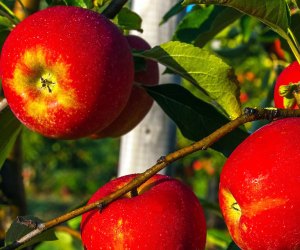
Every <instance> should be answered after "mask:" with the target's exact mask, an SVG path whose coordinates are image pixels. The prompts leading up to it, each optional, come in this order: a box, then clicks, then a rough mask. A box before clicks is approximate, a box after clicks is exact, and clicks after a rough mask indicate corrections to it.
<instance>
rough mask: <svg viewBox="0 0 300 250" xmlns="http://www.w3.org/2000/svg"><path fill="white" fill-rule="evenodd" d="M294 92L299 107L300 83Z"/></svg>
mask: <svg viewBox="0 0 300 250" xmlns="http://www.w3.org/2000/svg"><path fill="white" fill-rule="evenodd" d="M292 94H293V96H294V98H295V100H296V103H297V106H298V108H300V85H297V88H296V89H295V90H293V92H292Z"/></svg>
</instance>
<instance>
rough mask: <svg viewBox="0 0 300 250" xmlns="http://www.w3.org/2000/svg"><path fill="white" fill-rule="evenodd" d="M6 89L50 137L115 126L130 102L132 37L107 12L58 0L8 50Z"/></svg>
mask: <svg viewBox="0 0 300 250" xmlns="http://www.w3.org/2000/svg"><path fill="white" fill-rule="evenodd" d="M0 65H1V66H0V67H1V78H2V87H3V90H4V94H5V97H6V98H7V101H8V104H9V106H10V108H11V110H12V111H13V113H14V114H15V115H16V117H17V118H18V119H19V120H20V121H21V122H22V123H23V124H24V125H26V126H27V127H28V128H30V129H32V130H34V131H36V132H39V133H41V134H43V135H45V136H48V137H54V138H63V139H75V138H80V137H84V136H89V135H90V134H92V133H94V132H95V131H98V130H100V129H103V128H105V127H107V126H108V125H109V124H110V123H111V122H112V121H113V120H115V119H116V117H117V116H118V115H119V114H120V112H121V111H122V110H123V108H124V107H125V105H126V103H127V101H128V98H129V95H130V93H131V89H132V82H133V74H134V70H133V69H134V66H133V60H132V55H131V51H130V48H129V46H128V43H127V41H126V39H125V37H124V36H123V34H122V33H121V32H120V31H119V29H118V28H117V27H116V26H115V25H114V24H113V23H112V22H111V21H110V20H109V19H107V18H105V17H104V16H102V15H100V14H98V13H96V12H94V11H91V10H87V9H83V8H78V7H73V6H57V7H51V8H47V9H45V10H42V11H39V12H37V13H35V14H33V15H31V16H29V17H28V18H26V19H25V20H24V21H22V22H21V23H19V24H18V25H17V26H16V27H15V28H14V29H13V30H12V32H11V33H10V35H9V36H8V38H7V39H6V41H5V44H4V46H3V49H2V53H1V61H0Z"/></svg>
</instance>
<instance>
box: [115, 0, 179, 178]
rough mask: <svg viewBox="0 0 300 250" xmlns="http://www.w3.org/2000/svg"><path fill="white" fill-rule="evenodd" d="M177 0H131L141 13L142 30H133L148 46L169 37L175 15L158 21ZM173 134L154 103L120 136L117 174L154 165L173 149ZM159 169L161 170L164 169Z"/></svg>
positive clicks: (168, 80)
mask: <svg viewBox="0 0 300 250" xmlns="http://www.w3.org/2000/svg"><path fill="white" fill-rule="evenodd" d="M177 2H178V0H163V1H162V0H136V1H135V0H133V1H132V10H133V11H135V12H137V13H138V14H139V15H140V16H141V17H142V19H143V24H142V28H143V30H144V32H143V33H142V34H140V33H135V34H137V35H139V36H141V37H143V38H144V39H145V40H146V41H147V42H148V43H149V44H150V45H151V46H155V45H159V44H161V43H164V42H167V41H169V40H170V38H171V36H172V35H173V32H174V31H175V28H176V25H177V23H178V18H177V17H175V18H172V19H171V20H169V21H168V22H167V23H165V24H163V25H161V26H159V22H160V21H161V19H162V17H163V15H164V14H165V13H166V12H167V11H168V10H169V9H170V8H171V7H172V6H173V5H174V4H175V3H177ZM163 70H164V67H162V66H161V65H160V72H163ZM178 81H179V79H178V78H177V77H174V76H172V75H163V76H162V75H161V76H160V83H175V82H178ZM175 137H176V136H175V125H174V124H173V123H172V122H171V121H170V119H169V118H168V117H167V116H166V115H165V114H164V113H163V111H162V110H161V108H160V107H159V106H158V105H157V104H156V103H154V105H153V107H152V109H151V110H150V112H149V113H148V114H147V116H146V117H145V118H144V119H143V121H142V122H141V123H140V124H139V125H138V126H137V127H136V128H135V129H134V130H132V131H131V132H129V133H128V134H126V135H124V136H123V137H122V139H121V148H120V150H121V151H120V158H119V171H118V175H119V176H123V175H126V174H131V173H140V172H143V171H145V170H146V169H147V168H149V167H151V166H152V165H154V164H155V163H156V161H157V160H158V159H159V158H160V157H161V156H164V155H166V154H168V153H169V152H171V151H173V150H174V148H175V147H174V145H175ZM161 173H165V171H162V172H161Z"/></svg>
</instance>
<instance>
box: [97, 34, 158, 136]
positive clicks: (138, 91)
mask: <svg viewBox="0 0 300 250" xmlns="http://www.w3.org/2000/svg"><path fill="white" fill-rule="evenodd" d="M126 38H127V41H128V43H129V46H130V47H131V48H132V49H136V50H147V49H150V48H151V47H150V45H149V44H148V43H147V42H146V41H145V40H144V39H142V38H141V37H138V36H134V35H129V36H126ZM134 81H135V82H136V83H138V84H143V85H147V86H153V85H157V84H158V81H159V70H158V64H157V62H154V61H151V60H146V61H145V68H143V69H141V70H140V71H137V72H135V75H134ZM152 104H153V99H152V98H151V97H150V96H149V95H148V94H147V92H146V91H145V90H144V89H143V88H141V87H139V86H137V85H134V86H133V88H132V91H131V94H130V98H129V101H128V103H127V105H126V106H125V108H124V109H123V111H122V112H121V114H120V115H119V116H118V117H117V119H116V120H114V121H113V122H112V123H111V124H110V125H109V126H108V127H107V128H105V129H103V130H101V131H99V132H98V133H96V134H94V135H93V136H92V137H93V138H104V137H118V136H122V135H124V134H126V133H128V132H129V131H130V130H132V129H133V128H134V127H135V126H136V125H138V124H139V123H140V121H141V120H142V119H143V118H144V117H145V116H146V114H147V113H148V112H149V110H150V108H151V106H152Z"/></svg>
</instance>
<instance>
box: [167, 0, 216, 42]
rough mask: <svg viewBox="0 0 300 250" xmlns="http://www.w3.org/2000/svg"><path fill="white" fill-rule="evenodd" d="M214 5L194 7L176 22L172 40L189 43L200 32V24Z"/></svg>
mask: <svg viewBox="0 0 300 250" xmlns="http://www.w3.org/2000/svg"><path fill="white" fill-rule="evenodd" d="M213 9H214V6H209V7H207V8H202V7H201V8H200V7H198V8H197V7H194V9H193V10H192V11H191V12H189V13H188V14H187V15H186V16H185V17H184V18H183V19H182V20H181V22H180V23H179V24H178V26H177V29H176V31H175V33H174V36H173V40H178V41H181V42H186V43H191V42H193V41H194V40H195V39H196V38H197V37H198V35H199V33H201V27H202V24H203V23H204V22H205V21H206V20H207V19H208V18H209V16H210V14H211V12H212V11H213Z"/></svg>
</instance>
